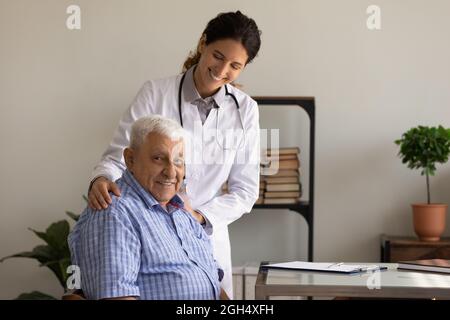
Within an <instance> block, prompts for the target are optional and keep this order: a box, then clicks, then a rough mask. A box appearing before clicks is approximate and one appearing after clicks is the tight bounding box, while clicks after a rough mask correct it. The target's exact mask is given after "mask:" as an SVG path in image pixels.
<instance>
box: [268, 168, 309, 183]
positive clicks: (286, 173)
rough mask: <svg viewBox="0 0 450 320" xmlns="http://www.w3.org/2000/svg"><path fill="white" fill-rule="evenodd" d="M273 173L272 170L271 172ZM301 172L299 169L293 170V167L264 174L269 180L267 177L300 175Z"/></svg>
mask: <svg viewBox="0 0 450 320" xmlns="http://www.w3.org/2000/svg"><path fill="white" fill-rule="evenodd" d="M270 173H272V172H270ZM299 176H300V174H299V172H298V170H292V169H281V170H278V171H276V172H273V174H270V175H264V177H265V180H267V178H269V177H270V178H279V177H299Z"/></svg>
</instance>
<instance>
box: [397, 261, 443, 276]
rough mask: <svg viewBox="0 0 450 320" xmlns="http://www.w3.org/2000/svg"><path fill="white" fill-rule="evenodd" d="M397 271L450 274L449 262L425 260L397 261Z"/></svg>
mask: <svg viewBox="0 0 450 320" xmlns="http://www.w3.org/2000/svg"><path fill="white" fill-rule="evenodd" d="M398 269H406V270H417V271H427V272H440V273H450V260H444V259H427V260H411V261H399V262H398Z"/></svg>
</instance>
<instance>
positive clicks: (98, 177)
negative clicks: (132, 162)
mask: <svg viewBox="0 0 450 320" xmlns="http://www.w3.org/2000/svg"><path fill="white" fill-rule="evenodd" d="M150 92H151V89H150V84H149V83H148V82H147V83H145V84H144V85H143V86H142V88H141V89H140V90H139V92H138V93H137V95H136V97H135V99H134V101H133V102H132V104H131V105H130V107H129V108H128V109H127V111H125V113H124V114H123V116H122V118H121V119H120V122H119V126H118V127H117V129H116V131H115V132H114V135H113V138H112V140H111V143H110V144H109V146H108V148H107V149H106V151H105V152H104V153H103V155H102V158H101V160H100V162H99V163H98V164H97V165H96V166H95V168H94V171H93V172H92V175H91V183H90V186H89V194H88V199H89V206H90V207H91V208H92V209H97V210H102V209H106V208H107V207H108V206H109V204H111V197H110V195H109V192H110V191H111V192H113V193H114V194H115V195H116V196H118V197H120V190H119V187H117V185H116V184H115V183H114V181H115V180H117V179H118V178H120V177H121V176H122V173H123V171H124V170H125V162H124V160H123V154H122V153H123V149H124V148H126V147H127V146H128V144H129V141H130V129H131V125H132V124H133V123H134V122H135V121H136V120H137V119H139V118H141V117H143V116H148V115H150V114H151V111H150V103H149V101H150Z"/></svg>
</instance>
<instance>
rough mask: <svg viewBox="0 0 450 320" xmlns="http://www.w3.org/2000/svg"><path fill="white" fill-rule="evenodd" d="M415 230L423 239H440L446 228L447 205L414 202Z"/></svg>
mask: <svg viewBox="0 0 450 320" xmlns="http://www.w3.org/2000/svg"><path fill="white" fill-rule="evenodd" d="M412 208H413V221H414V231H415V232H416V234H417V235H418V236H419V239H420V240H422V241H439V239H440V237H441V235H442V233H443V232H444V230H445V218H446V215H447V205H446V204H441V203H432V204H426V203H424V204H413V205H412Z"/></svg>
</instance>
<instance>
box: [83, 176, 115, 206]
mask: <svg viewBox="0 0 450 320" xmlns="http://www.w3.org/2000/svg"><path fill="white" fill-rule="evenodd" d="M109 192H112V193H114V194H115V195H116V196H118V197H120V190H119V187H118V186H117V184H116V183H115V182H112V181H111V180H109V179H108V178H105V177H98V178H96V179H95V180H94V181H93V182H92V184H91V188H90V189H89V194H88V205H89V207H90V208H92V209H95V210H103V209H106V208H108V206H109V205H110V204H111V202H112V200H111V196H110V195H109Z"/></svg>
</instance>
